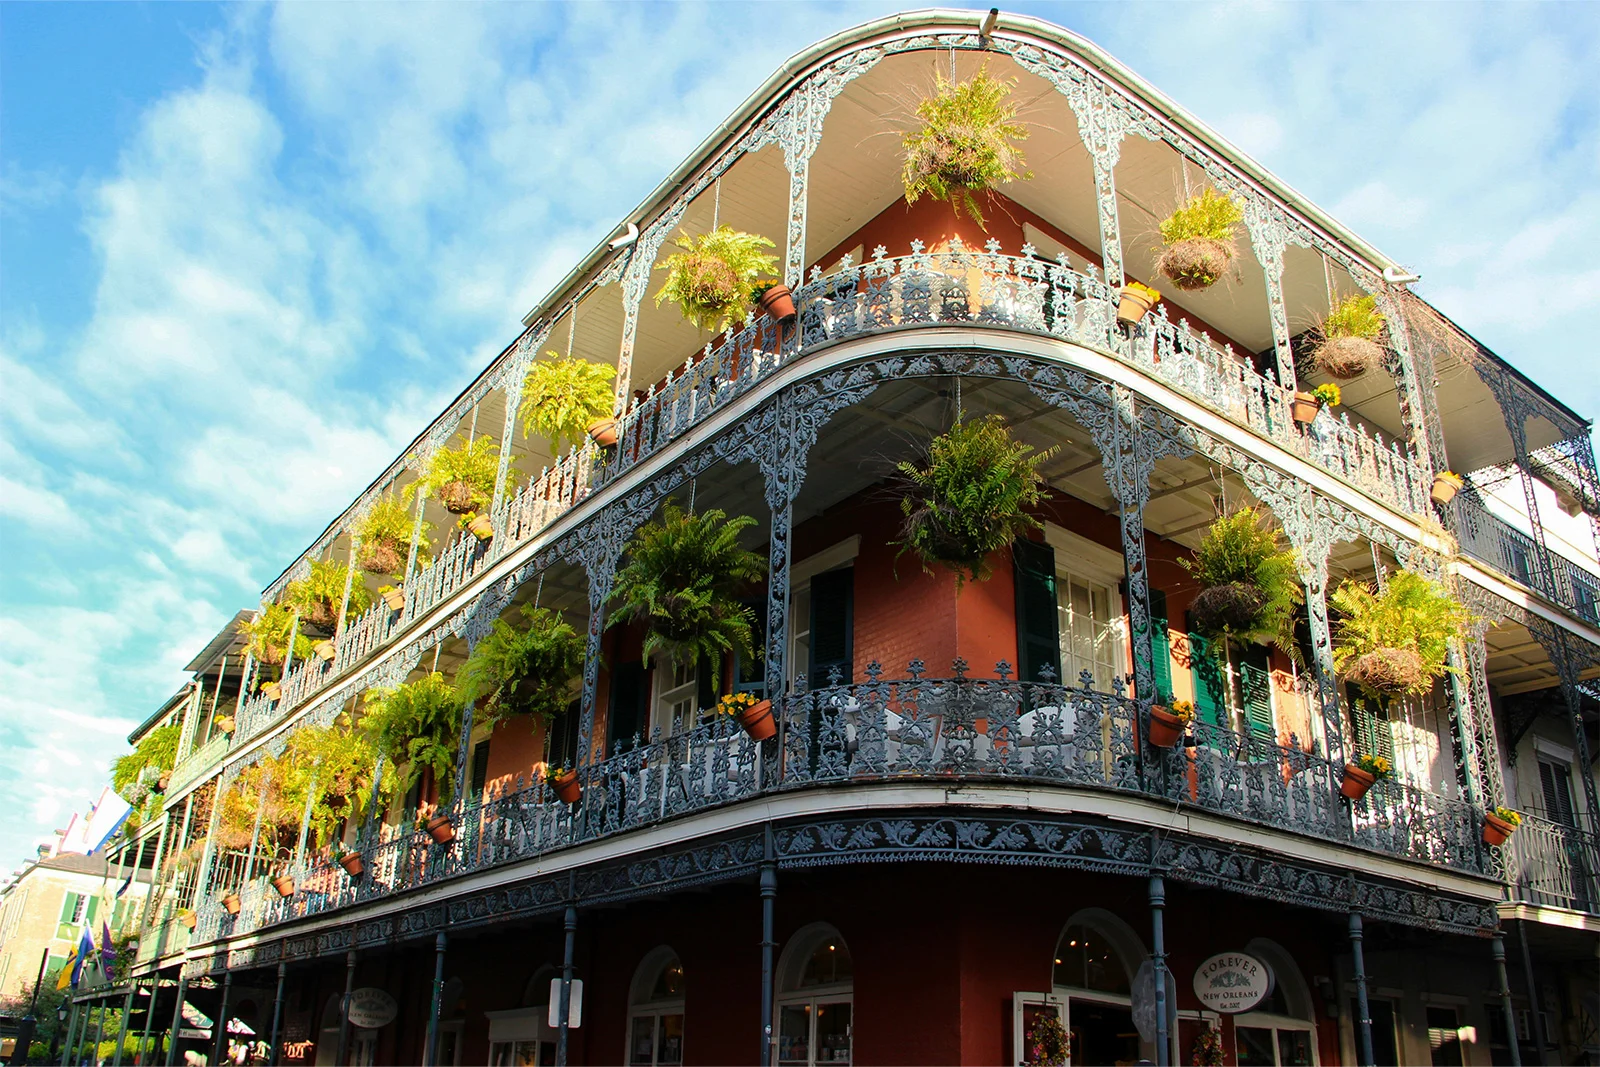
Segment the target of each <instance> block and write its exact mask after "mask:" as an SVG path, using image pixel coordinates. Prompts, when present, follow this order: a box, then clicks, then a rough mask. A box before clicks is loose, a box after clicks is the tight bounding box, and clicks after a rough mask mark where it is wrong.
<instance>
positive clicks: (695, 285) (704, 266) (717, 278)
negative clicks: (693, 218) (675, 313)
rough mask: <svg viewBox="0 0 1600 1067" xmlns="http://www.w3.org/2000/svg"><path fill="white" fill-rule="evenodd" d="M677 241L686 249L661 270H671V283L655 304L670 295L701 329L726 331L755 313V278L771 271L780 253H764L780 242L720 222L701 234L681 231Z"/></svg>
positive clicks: (715, 331)
mask: <svg viewBox="0 0 1600 1067" xmlns="http://www.w3.org/2000/svg"><path fill="white" fill-rule="evenodd" d="M672 243H673V244H675V245H677V246H678V247H679V248H681V249H683V251H681V252H674V253H673V254H672V255H670V256H668V257H667V259H666V262H664V263H662V264H661V265H660V266H659V267H657V268H656V269H657V270H664V271H666V272H667V281H666V284H665V285H663V286H662V287H661V291H660V292H658V293H657V294H656V297H655V300H656V307H660V306H661V304H662V301H665V300H671V301H673V302H675V303H676V304H677V305H678V309H679V310H680V311H681V312H683V317H684V318H685V319H687V320H688V321H690V322H692V323H694V324H695V325H696V326H698V327H700V328H701V329H702V330H710V331H711V332H713V333H717V332H720V331H722V330H726V329H727V328H728V326H729V324H730V323H731V322H734V321H740V322H742V321H743V320H744V318H745V316H746V315H748V314H749V312H750V307H751V304H752V302H753V299H754V297H753V294H754V291H755V283H756V280H757V279H758V278H760V277H761V276H762V275H763V274H771V273H772V272H773V271H774V270H776V269H777V266H778V257H777V256H774V255H771V254H769V253H766V252H763V251H762V249H763V248H773V247H775V246H774V245H773V243H772V242H771V241H769V240H768V239H767V238H765V237H762V236H760V235H759V234H754V233H744V232H742V231H739V230H735V229H734V228H733V227H731V226H718V227H717V228H716V229H714V230H712V231H711V232H710V233H704V234H701V235H700V236H699V237H690V236H688V235H687V234H681V235H679V236H678V237H675V238H673V241H672Z"/></svg>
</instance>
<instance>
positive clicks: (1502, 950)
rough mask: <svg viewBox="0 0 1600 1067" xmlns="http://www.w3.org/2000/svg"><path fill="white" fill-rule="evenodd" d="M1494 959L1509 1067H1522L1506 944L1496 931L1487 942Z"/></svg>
mask: <svg viewBox="0 0 1600 1067" xmlns="http://www.w3.org/2000/svg"><path fill="white" fill-rule="evenodd" d="M1489 954H1490V955H1491V956H1493V957H1494V977H1495V981H1496V982H1497V983H1499V988H1500V1010H1501V1011H1503V1012H1505V1016H1506V1043H1507V1044H1508V1045H1510V1046H1511V1067H1522V1049H1521V1048H1520V1047H1518V1044H1517V1013H1516V1011H1515V1010H1513V1008H1512V1007H1511V983H1510V981H1508V980H1507V979H1506V942H1505V938H1504V937H1502V936H1501V935H1500V932H1499V931H1498V930H1496V931H1495V935H1494V937H1493V938H1492V939H1491V940H1490V942H1489Z"/></svg>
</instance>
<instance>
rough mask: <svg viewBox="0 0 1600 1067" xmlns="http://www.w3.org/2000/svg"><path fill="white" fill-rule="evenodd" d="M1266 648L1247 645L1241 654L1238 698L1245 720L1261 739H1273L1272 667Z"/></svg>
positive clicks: (1274, 733) (1274, 735)
mask: <svg viewBox="0 0 1600 1067" xmlns="http://www.w3.org/2000/svg"><path fill="white" fill-rule="evenodd" d="M1267 655H1268V654H1267V649H1266V647H1265V646H1263V645H1247V646H1245V649H1244V651H1243V652H1241V653H1240V654H1239V696H1240V700H1241V702H1242V703H1243V704H1244V717H1245V721H1247V722H1248V723H1249V724H1250V729H1251V731H1252V732H1253V733H1255V734H1257V735H1258V736H1261V737H1264V738H1267V739H1269V740H1270V739H1272V738H1274V737H1276V736H1277V734H1276V732H1275V731H1274V730H1273V728H1272V668H1271V666H1270V664H1269V661H1268V658H1267Z"/></svg>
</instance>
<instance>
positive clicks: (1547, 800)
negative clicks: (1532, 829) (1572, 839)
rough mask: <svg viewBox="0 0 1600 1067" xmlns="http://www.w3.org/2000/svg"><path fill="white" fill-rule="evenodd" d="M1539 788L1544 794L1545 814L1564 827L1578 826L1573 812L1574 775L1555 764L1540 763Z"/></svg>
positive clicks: (1542, 761)
mask: <svg viewBox="0 0 1600 1067" xmlns="http://www.w3.org/2000/svg"><path fill="white" fill-rule="evenodd" d="M1539 788H1540V790H1541V791H1542V792H1543V793H1544V814H1545V818H1547V819H1549V820H1550V821H1551V822H1554V823H1560V824H1561V825H1562V826H1577V825H1578V821H1577V818H1576V817H1575V815H1574V813H1573V810H1572V773H1571V772H1570V771H1568V770H1567V769H1566V768H1565V767H1558V766H1556V765H1555V764H1554V763H1547V762H1545V761H1544V760H1540V761H1539Z"/></svg>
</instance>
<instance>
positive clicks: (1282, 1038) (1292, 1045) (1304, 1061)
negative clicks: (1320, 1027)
mask: <svg viewBox="0 0 1600 1067" xmlns="http://www.w3.org/2000/svg"><path fill="white" fill-rule="evenodd" d="M1278 1062H1279V1063H1281V1064H1283V1067H1311V1031H1309V1030H1279V1031H1278Z"/></svg>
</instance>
